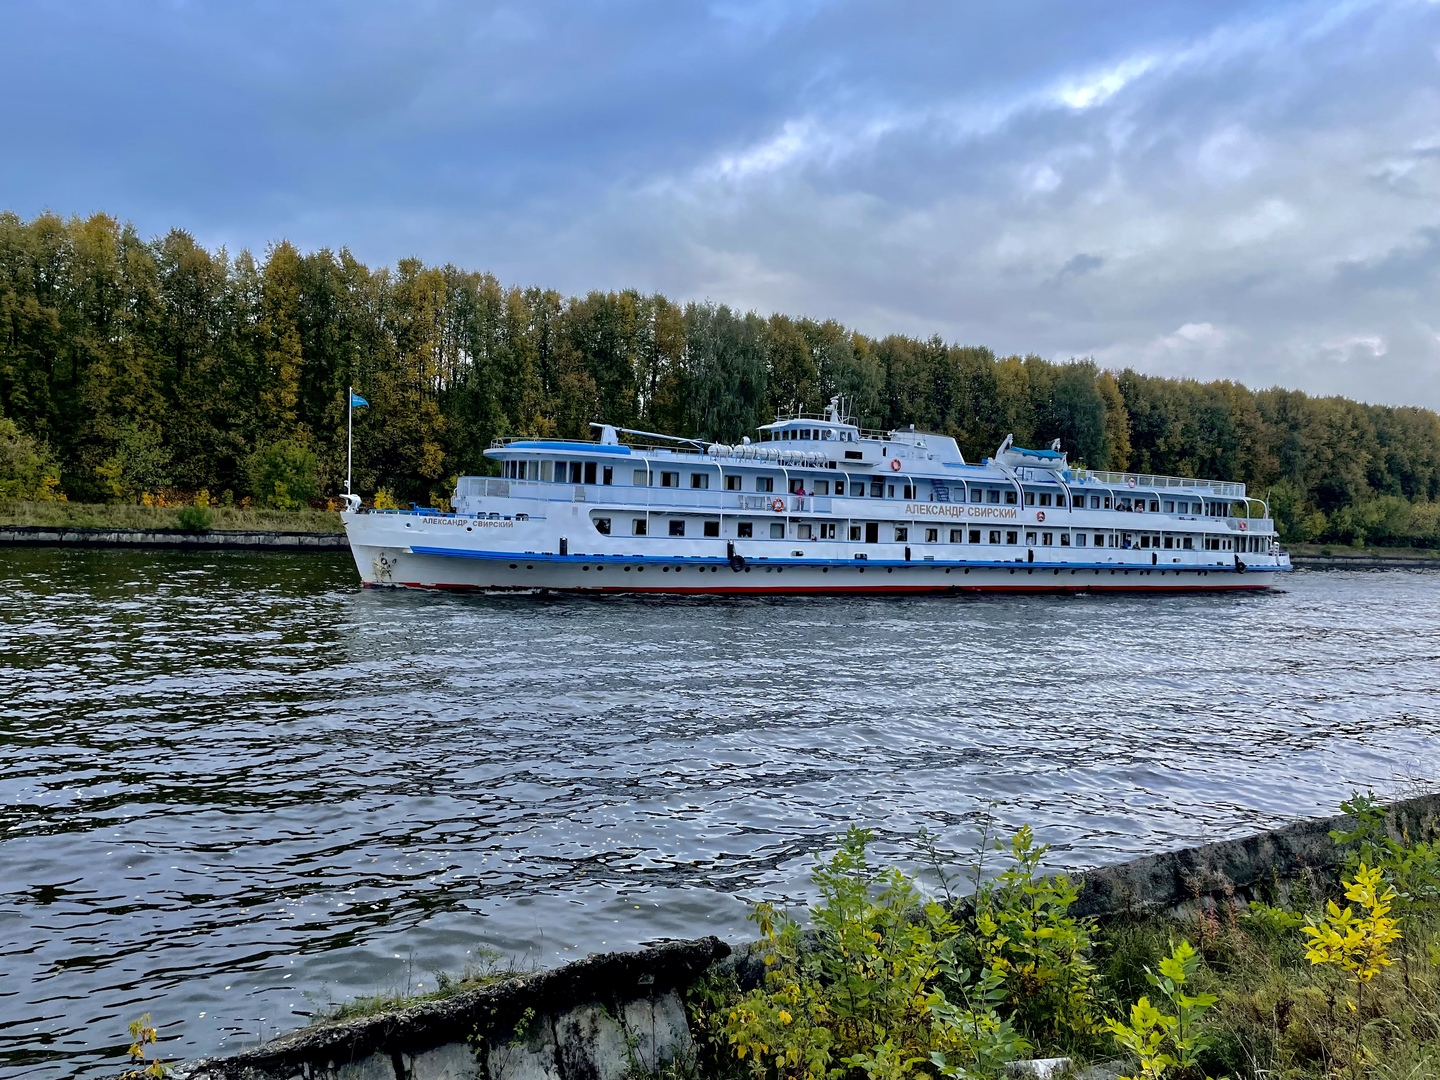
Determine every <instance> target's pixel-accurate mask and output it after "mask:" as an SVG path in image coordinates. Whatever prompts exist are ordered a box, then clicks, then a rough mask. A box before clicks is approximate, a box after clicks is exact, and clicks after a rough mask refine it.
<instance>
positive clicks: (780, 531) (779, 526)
mask: <svg viewBox="0 0 1440 1080" xmlns="http://www.w3.org/2000/svg"><path fill="white" fill-rule="evenodd" d="M770 539H771V540H784V539H785V523H784V522H781V521H772V522H771V523H770Z"/></svg>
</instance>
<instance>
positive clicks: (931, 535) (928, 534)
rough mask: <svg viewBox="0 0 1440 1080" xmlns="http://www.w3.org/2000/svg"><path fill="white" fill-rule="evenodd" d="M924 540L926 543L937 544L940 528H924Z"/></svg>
mask: <svg viewBox="0 0 1440 1080" xmlns="http://www.w3.org/2000/svg"><path fill="white" fill-rule="evenodd" d="M925 542H926V543H927V544H938V543H939V542H940V530H939V529H926V530H925Z"/></svg>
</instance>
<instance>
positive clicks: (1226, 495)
mask: <svg viewBox="0 0 1440 1080" xmlns="http://www.w3.org/2000/svg"><path fill="white" fill-rule="evenodd" d="M1071 476H1073V477H1074V478H1075V479H1076V480H1080V481H1086V480H1093V481H1094V482H1095V483H1097V484H1106V485H1109V486H1110V487H1115V488H1126V489H1129V488H1131V487H1141V488H1179V489H1180V490H1182V491H1198V492H1206V491H1208V492H1211V493H1213V494H1215V495H1218V496H1219V497H1220V498H1222V499H1243V498H1245V485H1244V484H1235V483H1231V482H1230V481H1228V480H1197V479H1196V478H1194V477H1191V476H1155V475H1152V474H1150V473H1130V472H1111V471H1109V470H1106V469H1072V470H1071ZM1132 480H1133V481H1134V484H1133V485H1132V484H1131V481H1132Z"/></svg>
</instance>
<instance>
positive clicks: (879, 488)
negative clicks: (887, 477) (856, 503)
mask: <svg viewBox="0 0 1440 1080" xmlns="http://www.w3.org/2000/svg"><path fill="white" fill-rule="evenodd" d="M884 494H885V485H884V484H882V483H881V482H880V481H879V480H872V481H870V498H872V499H879V498H882V497H883V496H884Z"/></svg>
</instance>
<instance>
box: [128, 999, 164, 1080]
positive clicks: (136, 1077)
mask: <svg viewBox="0 0 1440 1080" xmlns="http://www.w3.org/2000/svg"><path fill="white" fill-rule="evenodd" d="M159 1037H160V1033H159V1032H158V1031H157V1030H156V1028H155V1027H154V1025H152V1024H151V1023H150V1014H149V1013H146V1014H145V1015H144V1016H142V1017H140V1019H139V1020H132V1021H131V1022H130V1038H131V1039H132V1040H133V1041H132V1042H131V1043H130V1065H131V1068H129V1069H126V1070H125V1071H124V1072H123V1073H121V1074H120V1080H147V1078H148V1080H164V1078H165V1077H167V1076H169V1075H170V1066H169V1065H166V1064H165V1063H164V1062H163V1061H161V1060H160V1057H159V1055H158V1054H157V1055H156V1056H155V1058H154V1059H153V1060H151V1058H150V1051H149V1049H148V1048H149V1047H152V1046H154V1045H155V1043H156V1041H157V1040H158V1039H159Z"/></svg>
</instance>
